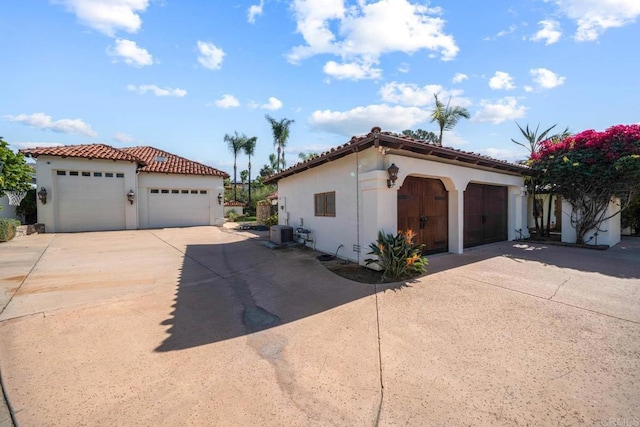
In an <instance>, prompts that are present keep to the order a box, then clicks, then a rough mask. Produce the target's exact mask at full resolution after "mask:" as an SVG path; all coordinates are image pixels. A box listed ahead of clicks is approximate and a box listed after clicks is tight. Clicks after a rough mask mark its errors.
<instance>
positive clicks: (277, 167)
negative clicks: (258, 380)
mask: <svg viewBox="0 0 640 427" xmlns="http://www.w3.org/2000/svg"><path fill="white" fill-rule="evenodd" d="M280 150H281V149H280V144H278V163H276V172H280Z"/></svg>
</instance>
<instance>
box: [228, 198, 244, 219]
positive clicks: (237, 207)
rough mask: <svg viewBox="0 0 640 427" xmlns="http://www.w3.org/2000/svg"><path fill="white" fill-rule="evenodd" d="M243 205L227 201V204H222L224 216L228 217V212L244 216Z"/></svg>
mask: <svg viewBox="0 0 640 427" xmlns="http://www.w3.org/2000/svg"><path fill="white" fill-rule="evenodd" d="M245 207H246V206H245V204H244V203H242V202H238V201H236V200H229V201H228V202H224V216H225V217H226V216H228V215H229V212H231V211H233V212H235V213H236V215H238V216H242V215H244V208H245Z"/></svg>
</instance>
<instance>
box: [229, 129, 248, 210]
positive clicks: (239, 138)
mask: <svg viewBox="0 0 640 427" xmlns="http://www.w3.org/2000/svg"><path fill="white" fill-rule="evenodd" d="M233 133H234V134H233V135H229V134H225V135H224V141H225V142H226V143H227V146H228V147H229V151H231V152H232V153H233V199H234V200H235V201H236V202H237V201H238V187H237V186H236V183H237V182H238V176H237V173H236V172H237V169H238V167H237V162H236V160H237V159H238V153H239V152H240V150H242V147H244V144H245V142H246V141H247V137H246V136H245V135H244V134H242V135H238V132H236V131H234V132H233Z"/></svg>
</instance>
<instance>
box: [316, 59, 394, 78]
mask: <svg viewBox="0 0 640 427" xmlns="http://www.w3.org/2000/svg"><path fill="white" fill-rule="evenodd" d="M322 70H323V71H324V72H325V73H326V74H328V75H329V76H331V77H333V78H334V79H338V80H346V79H349V80H360V79H379V78H380V77H381V76H382V70H381V69H380V68H372V64H363V63H357V62H349V63H343V64H338V63H337V62H335V61H329V62H327V63H326V64H325V65H324V67H323V68H322Z"/></svg>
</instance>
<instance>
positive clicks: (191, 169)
mask: <svg viewBox="0 0 640 427" xmlns="http://www.w3.org/2000/svg"><path fill="white" fill-rule="evenodd" d="M121 150H122V151H124V152H125V153H128V154H130V155H133V156H136V157H138V158H140V159H141V160H142V161H143V162H144V163H146V165H145V166H143V167H141V168H140V169H139V170H140V172H155V173H175V174H183V175H211V176H220V177H223V178H227V177H228V176H229V175H228V174H227V173H226V172H223V171H221V170H218V169H216V168H212V167H211V166H207V165H203V164H202V163H198V162H194V161H192V160H188V159H185V158H184V157H180V156H176V155H175V154H171V153H168V152H166V151H162V150H159V149H157V148H154V147H130V148H122V149H121Z"/></svg>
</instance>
